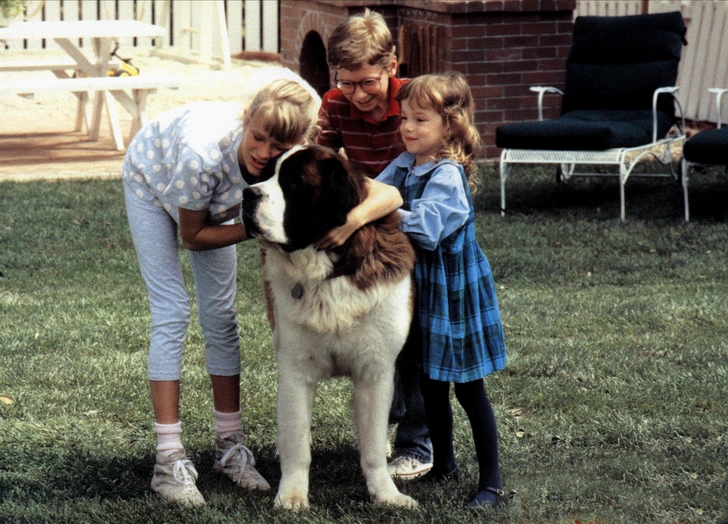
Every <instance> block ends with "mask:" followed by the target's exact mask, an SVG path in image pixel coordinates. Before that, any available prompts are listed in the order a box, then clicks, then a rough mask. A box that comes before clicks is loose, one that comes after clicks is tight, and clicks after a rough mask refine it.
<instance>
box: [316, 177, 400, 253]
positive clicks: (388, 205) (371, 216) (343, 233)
mask: <svg viewBox="0 0 728 524" xmlns="http://www.w3.org/2000/svg"><path fill="white" fill-rule="evenodd" d="M365 182H366V185H367V191H368V194H367V197H366V198H365V199H364V201H363V202H362V203H361V204H359V205H358V206H356V207H355V208H354V209H352V210H351V211H349V214H348V215H347V216H346V224H344V225H343V226H340V227H335V228H334V229H332V230H331V231H329V232H328V233H327V234H326V235H324V236H323V237H322V238H321V239H319V240H318V241H317V242H316V244H315V245H316V248H317V249H331V248H335V247H339V246H341V245H342V244H344V242H346V240H347V239H348V238H349V237H350V236H351V235H352V234H353V233H354V231H356V230H357V229H359V228H360V227H362V226H363V225H366V224H368V223H369V222H374V221H375V220H377V219H379V218H382V217H383V216H386V215H388V214H389V213H391V212H392V211H396V210H397V209H399V208H400V207H401V206H402V204H403V200H402V195H400V194H399V190H398V189H397V188H396V187H394V186H390V185H388V184H383V183H381V182H377V181H376V180H372V179H371V178H367V179H366V180H365Z"/></svg>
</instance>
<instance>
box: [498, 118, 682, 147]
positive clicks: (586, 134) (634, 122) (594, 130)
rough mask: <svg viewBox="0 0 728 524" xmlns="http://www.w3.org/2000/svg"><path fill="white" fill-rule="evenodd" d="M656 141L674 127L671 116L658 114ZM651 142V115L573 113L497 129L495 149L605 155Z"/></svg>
mask: <svg viewBox="0 0 728 524" xmlns="http://www.w3.org/2000/svg"><path fill="white" fill-rule="evenodd" d="M657 122H658V125H657V128H658V138H662V137H664V136H665V135H666V134H667V132H668V131H669V130H670V127H672V125H673V118H672V116H671V115H668V114H665V113H662V112H659V111H658V118H657ZM651 142H652V111H651V110H648V111H634V110H633V111H608V110H594V111H584V110H574V111H569V112H568V113H566V114H564V115H561V116H560V117H558V118H554V119H551V120H542V121H535V122H521V123H517V124H507V125H504V126H500V127H499V128H497V129H496V132H495V145H496V146H497V147H500V148H507V149H546V150H555V151H564V150H566V151H604V150H605V149H612V148H615V147H637V146H641V145H645V144H649V143H651Z"/></svg>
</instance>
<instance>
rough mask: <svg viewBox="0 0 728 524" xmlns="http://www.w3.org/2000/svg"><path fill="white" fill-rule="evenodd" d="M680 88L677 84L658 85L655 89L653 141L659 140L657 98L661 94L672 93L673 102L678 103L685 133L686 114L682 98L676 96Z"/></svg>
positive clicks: (682, 130)
mask: <svg viewBox="0 0 728 524" xmlns="http://www.w3.org/2000/svg"><path fill="white" fill-rule="evenodd" d="M678 89H679V88H678V87H677V86H669V87H658V88H657V89H655V93H654V94H653V95H652V141H653V142H657V98H658V97H659V96H660V95H664V94H670V95H672V99H673V102H674V103H676V104H677V107H678V109H679V110H680V120H681V126H682V127H681V134H684V133H685V115H684V114H683V109H682V105H680V100H678V99H677V97H676V96H675V93H677V90H678Z"/></svg>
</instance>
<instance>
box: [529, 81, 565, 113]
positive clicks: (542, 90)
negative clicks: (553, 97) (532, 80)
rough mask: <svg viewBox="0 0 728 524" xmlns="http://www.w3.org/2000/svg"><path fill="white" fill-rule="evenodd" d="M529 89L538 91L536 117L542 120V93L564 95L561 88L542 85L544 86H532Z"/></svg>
mask: <svg viewBox="0 0 728 524" xmlns="http://www.w3.org/2000/svg"><path fill="white" fill-rule="evenodd" d="M530 90H531V91H533V92H534V93H538V119H539V120H543V95H545V94H546V93H554V94H558V95H561V96H564V93H563V92H561V90H559V89H556V88H555V87H544V86H532V87H531V88H530Z"/></svg>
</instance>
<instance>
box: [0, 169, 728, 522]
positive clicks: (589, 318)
mask: <svg viewBox="0 0 728 524" xmlns="http://www.w3.org/2000/svg"><path fill="white" fill-rule="evenodd" d="M483 177H484V185H483V187H482V189H481V191H480V192H479V193H478V195H477V196H476V200H475V202H476V208H477V210H478V214H477V230H478V234H479V240H480V243H481V246H482V247H483V249H484V251H485V252H486V254H487V255H488V258H489V260H490V263H491V266H492V268H493V271H494V274H495V278H496V282H497V285H498V287H499V300H500V303H501V309H502V313H503V318H504V322H505V328H506V337H507V343H508V349H509V362H508V366H507V368H506V370H505V371H504V372H501V373H498V374H496V375H493V376H490V377H488V378H487V379H486V389H487V391H488V393H489V395H490V398H491V400H492V402H493V404H494V407H495V411H496V417H497V419H498V423H499V431H500V452H501V466H502V471H503V477H504V480H505V484H506V488H507V489H508V490H513V491H515V492H517V494H516V495H515V496H514V498H513V499H512V500H511V501H510V503H509V504H508V505H506V506H505V507H503V508H500V509H497V510H495V511H491V512H489V513H484V512H481V513H473V512H472V511H467V510H465V509H463V508H462V507H461V505H462V502H463V501H464V500H465V499H466V498H467V497H468V495H469V494H470V493H471V492H472V490H473V489H474V487H475V485H476V483H477V469H476V462H475V458H474V450H473V446H472V443H471V439H470V436H469V426H468V424H467V421H466V420H467V419H466V417H465V416H464V414H463V412H462V410H461V409H460V408H459V406H457V404H456V403H455V404H454V409H455V417H456V418H455V421H456V426H455V432H456V433H455V437H456V453H457V456H458V458H459V461H460V466H461V469H462V470H463V479H462V480H461V482H460V483H459V484H453V485H447V486H444V487H436V488H429V487H421V486H416V485H411V484H404V485H402V490H403V491H405V492H406V493H409V494H411V495H412V496H414V497H415V498H417V499H418V500H419V501H420V508H419V509H418V510H415V511H411V512H407V511H403V510H396V509H392V508H380V507H375V506H372V505H371V504H369V503H368V497H367V494H366V488H365V485H364V481H363V478H362V476H361V472H360V468H359V465H358V455H357V452H356V450H355V446H354V432H353V426H352V424H351V421H350V416H349V407H348V398H349V394H350V391H351V390H350V386H349V383H348V382H347V381H345V380H340V381H334V382H329V383H325V384H323V385H321V386H320V388H319V390H318V393H317V402H316V407H315V412H314V422H313V425H314V429H313V434H314V437H313V442H312V446H313V461H314V462H313V466H312V471H311V502H312V510H311V511H309V512H308V513H306V514H303V515H289V514H286V513H280V512H277V511H274V510H273V509H272V500H273V495H274V493H275V492H274V491H273V492H271V493H247V492H239V491H237V490H236V489H235V488H234V487H232V486H231V485H229V484H228V483H227V482H226V481H225V480H223V479H221V478H219V477H218V476H217V475H215V474H214V473H213V472H212V461H213V440H214V438H213V428H212V420H211V392H210V387H209V381H208V378H207V376H206V374H205V371H204V355H203V341H202V336H201V333H200V331H199V327H198V326H197V324H196V323H194V322H193V325H192V326H191V330H190V335H189V340H188V346H187V348H186V354H185V363H184V367H185V369H184V379H183V398H182V403H183V415H182V420H183V424H184V428H185V433H184V440H185V444H186V446H187V449H188V453H189V454H190V455H191V456H192V458H193V459H194V461H195V463H196V465H197V468H198V471H199V472H200V480H199V487H200V489H201V491H202V492H203V494H204V495H205V497H206V499H207V501H208V504H207V506H205V507H204V508H202V509H200V510H196V511H189V510H183V509H179V508H175V507H171V506H168V505H166V504H164V503H162V502H160V501H159V500H157V499H156V498H155V497H154V496H152V495H151V494H150V493H149V491H148V484H149V480H150V478H151V469H152V466H153V461H154V444H155V442H154V435H153V432H152V422H153V420H152V415H151V406H150V401H149V395H148V390H147V382H146V370H145V362H146V351H147V344H148V341H147V337H148V333H147V331H148V324H149V312H148V306H147V304H146V297H145V291H144V287H143V283H142V280H141V276H140V274H139V270H138V268H137V265H136V259H135V254H134V250H133V246H132V244H131V239H130V237H129V234H128V228H127V225H126V217H125V211H124V206H123V195H122V191H121V182H120V181H86V182H59V183H47V182H38V183H24V184H16V183H2V184H0V201H1V202H2V206H0V361H1V362H2V364H1V365H0V522H13V523H14V522H21V523H22V522H28V523H36V522H69V523H71V522H72V523H96V522H110V521H114V522H117V523H126V522H135V523H136V522H193V523H194V522H200V523H202V522H204V523H218V522H219V523H223V522H251V523H257V522H260V523H263V522H266V523H267V522H281V523H287V522H296V523H298V522H306V523H324V522H345V523H355V522H356V523H359V522H418V523H419V522H446V521H449V522H458V523H459V522H463V523H464V522H474V521H488V522H559V523H561V522H569V523H573V522H593V523H597V522H598V523H636V522H646V523H687V522H691V523H696V522H706V523H714V522H716V523H718V522H723V523H725V522H728V520H727V519H726V515H728V513H727V511H728V480H727V477H726V467H727V466H728V347H727V346H728V321H726V319H728V261H727V260H728V259H727V258H726V254H728V245H727V244H728V220H726V219H727V218H728V206H726V205H725V202H726V199H727V198H728V188H726V186H725V184H724V173H723V172H722V170H715V171H710V172H708V173H704V174H699V175H696V176H695V177H694V178H693V180H692V181H691V200H692V221H691V223H690V224H687V225H686V224H684V223H683V222H682V218H681V217H682V207H681V195H680V191H679V189H678V188H677V187H676V186H675V184H674V183H671V182H668V181H655V180H651V181H641V180H634V181H630V182H629V183H628V185H627V216H628V219H627V222H625V223H621V222H620V221H619V220H618V218H617V217H618V216H619V194H618V187H617V184H616V181H613V180H609V181H601V180H589V181H580V180H572V181H570V182H569V183H568V184H567V185H557V184H556V183H555V182H554V180H553V175H552V173H550V172H549V171H547V170H541V169H525V168H521V169H517V171H515V172H514V173H513V174H512V175H511V178H509V180H508V186H507V187H508V209H509V213H508V215H507V216H506V217H501V216H500V215H499V213H497V209H498V205H499V194H498V181H497V175H496V170H495V169H494V168H493V167H492V166H487V167H484V168H483ZM238 254H239V258H240V261H239V275H238V277H239V286H238V288H239V293H238V310H239V322H240V332H241V343H242V347H243V369H244V371H243V376H242V386H243V388H242V389H243V403H244V406H245V408H244V410H245V411H244V425H245V432H246V434H247V435H248V439H249V444H250V446H251V448H252V449H253V451H254V453H255V455H256V458H257V460H258V464H259V466H260V470H261V472H262V473H263V475H264V476H265V477H266V478H268V479H269V480H270V481H271V483H272V484H273V485H274V489H275V487H276V485H277V482H278V480H279V478H280V473H279V471H278V462H277V458H276V454H275V422H274V421H275V394H276V392H275V390H276V371H275V362H274V358H273V355H272V351H271V349H270V333H269V331H268V328H267V324H266V320H265V315H264V309H263V303H262V301H261V290H260V268H259V264H258V254H257V247H256V245H255V244H254V243H252V242H249V243H244V244H242V245H240V246H239V248H238ZM185 271H186V272H187V274H188V276H189V267H188V266H185Z"/></svg>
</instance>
